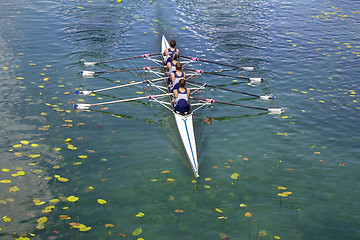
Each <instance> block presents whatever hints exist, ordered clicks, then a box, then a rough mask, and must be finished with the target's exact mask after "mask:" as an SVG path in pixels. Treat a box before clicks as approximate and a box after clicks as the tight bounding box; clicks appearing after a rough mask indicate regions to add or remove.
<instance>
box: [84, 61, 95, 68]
mask: <svg viewBox="0 0 360 240" xmlns="http://www.w3.org/2000/svg"><path fill="white" fill-rule="evenodd" d="M96 63H97V62H83V64H84V65H85V67H90V66H94V65H95V64H96Z"/></svg>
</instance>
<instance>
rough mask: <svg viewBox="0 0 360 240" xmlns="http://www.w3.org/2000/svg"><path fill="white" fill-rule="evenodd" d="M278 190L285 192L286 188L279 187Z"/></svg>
mask: <svg viewBox="0 0 360 240" xmlns="http://www.w3.org/2000/svg"><path fill="white" fill-rule="evenodd" d="M278 189H279V190H286V189H287V188H286V187H281V186H279V187H278Z"/></svg>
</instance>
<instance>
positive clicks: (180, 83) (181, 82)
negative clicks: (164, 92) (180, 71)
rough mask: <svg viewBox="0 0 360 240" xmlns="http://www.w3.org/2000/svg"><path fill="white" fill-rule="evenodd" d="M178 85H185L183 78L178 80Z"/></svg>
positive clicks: (182, 86)
mask: <svg viewBox="0 0 360 240" xmlns="http://www.w3.org/2000/svg"><path fill="white" fill-rule="evenodd" d="M179 87H181V88H184V87H185V78H182V79H180V81H179Z"/></svg>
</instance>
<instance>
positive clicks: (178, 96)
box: [163, 40, 190, 113]
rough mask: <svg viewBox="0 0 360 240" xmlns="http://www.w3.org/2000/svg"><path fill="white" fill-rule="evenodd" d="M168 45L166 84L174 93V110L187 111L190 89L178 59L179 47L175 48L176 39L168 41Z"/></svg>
mask: <svg viewBox="0 0 360 240" xmlns="http://www.w3.org/2000/svg"><path fill="white" fill-rule="evenodd" d="M169 44H170V47H169V48H167V49H165V51H164V53H163V54H164V56H166V57H165V60H166V62H165V65H166V66H167V68H168V85H169V86H170V92H172V93H174V98H175V103H174V108H175V111H178V112H181V113H185V112H189V110H190V106H189V98H190V90H188V89H186V87H185V84H186V78H185V72H183V71H182V64H181V63H180V62H179V61H178V59H179V49H177V48H175V46H176V41H175V40H171V41H170V43H169Z"/></svg>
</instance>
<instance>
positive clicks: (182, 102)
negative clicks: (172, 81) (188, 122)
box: [175, 88, 190, 113]
mask: <svg viewBox="0 0 360 240" xmlns="http://www.w3.org/2000/svg"><path fill="white" fill-rule="evenodd" d="M177 91H178V96H177V98H176V99H175V100H176V104H175V111H178V112H181V113H184V112H188V111H189V110H190V107H189V103H188V102H189V98H188V96H187V89H186V88H185V91H184V92H181V91H180V89H178V90H177Z"/></svg>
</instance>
